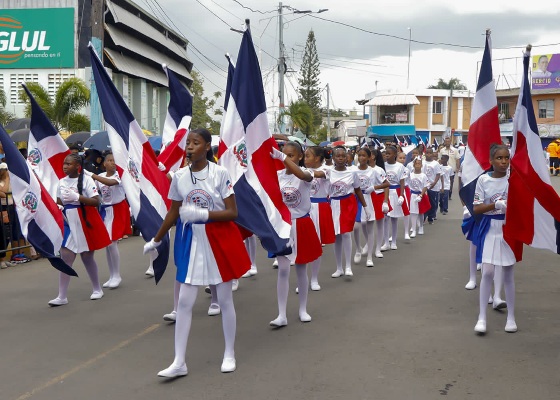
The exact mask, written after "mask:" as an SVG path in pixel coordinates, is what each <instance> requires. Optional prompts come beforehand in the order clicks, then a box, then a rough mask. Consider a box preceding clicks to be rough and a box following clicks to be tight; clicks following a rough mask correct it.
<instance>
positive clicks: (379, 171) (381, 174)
mask: <svg viewBox="0 0 560 400" xmlns="http://www.w3.org/2000/svg"><path fill="white" fill-rule="evenodd" d="M373 171H374V174H373V182H372V185H373V186H379V185H381V184H383V183H384V182H387V173H386V172H385V170H384V169H383V168H381V167H380V166H379V165H376V166H375V167H373ZM384 191H385V189H375V193H377V194H379V193H383V192H384Z"/></svg>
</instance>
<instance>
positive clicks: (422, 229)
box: [418, 225, 424, 235]
mask: <svg viewBox="0 0 560 400" xmlns="http://www.w3.org/2000/svg"><path fill="white" fill-rule="evenodd" d="M418 234H419V235H423V234H424V225H422V226H420V227H419V228H418Z"/></svg>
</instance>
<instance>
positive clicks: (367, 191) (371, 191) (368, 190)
mask: <svg viewBox="0 0 560 400" xmlns="http://www.w3.org/2000/svg"><path fill="white" fill-rule="evenodd" d="M374 191H375V189H374V188H373V186H370V187H368V188H367V189H366V190H364V193H365V194H372V193H373V192H374Z"/></svg>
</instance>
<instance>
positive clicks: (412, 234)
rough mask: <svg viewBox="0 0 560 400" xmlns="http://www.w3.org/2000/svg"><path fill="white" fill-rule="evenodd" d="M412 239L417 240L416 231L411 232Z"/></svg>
mask: <svg viewBox="0 0 560 400" xmlns="http://www.w3.org/2000/svg"><path fill="white" fill-rule="evenodd" d="M410 237H411V238H415V237H416V231H412V232H410ZM405 239H406V238H405Z"/></svg>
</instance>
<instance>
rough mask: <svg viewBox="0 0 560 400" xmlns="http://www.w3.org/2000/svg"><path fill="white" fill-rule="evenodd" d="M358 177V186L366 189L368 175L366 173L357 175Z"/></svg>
mask: <svg viewBox="0 0 560 400" xmlns="http://www.w3.org/2000/svg"><path fill="white" fill-rule="evenodd" d="M359 178H360V187H361V188H362V189H366V188H367V187H368V186H369V177H367V176H366V175H359Z"/></svg>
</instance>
